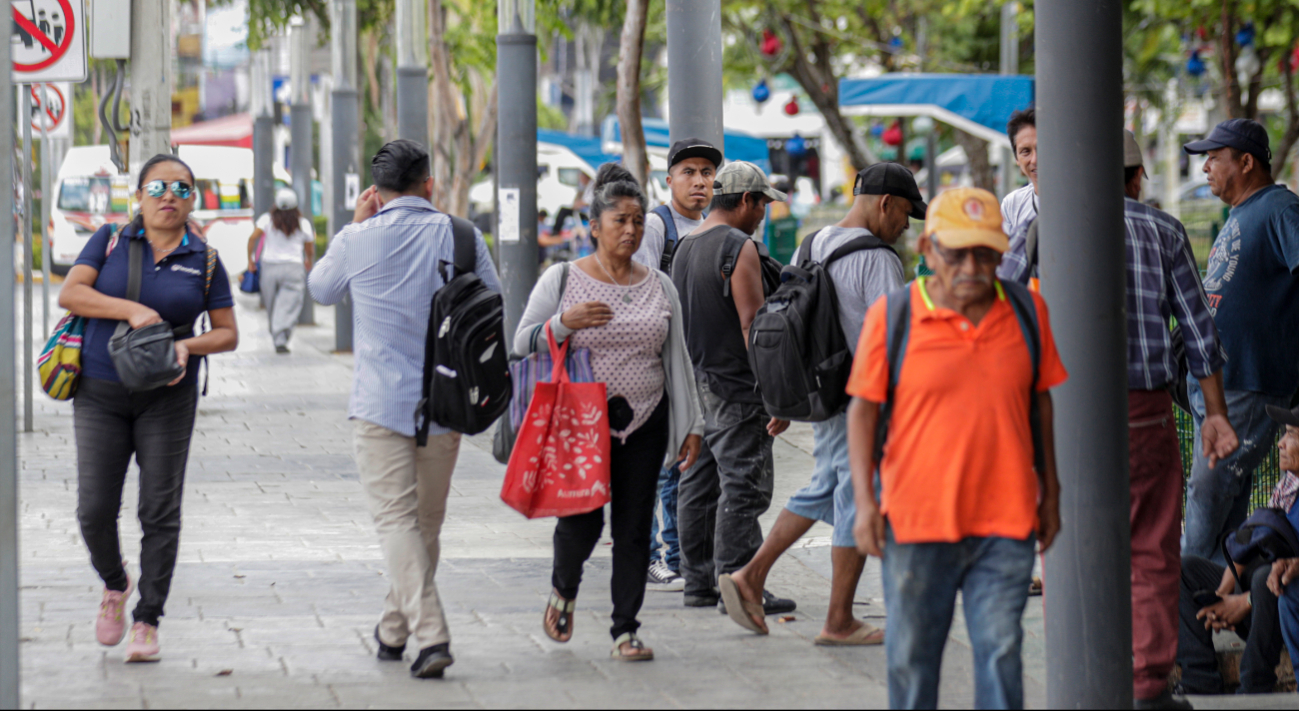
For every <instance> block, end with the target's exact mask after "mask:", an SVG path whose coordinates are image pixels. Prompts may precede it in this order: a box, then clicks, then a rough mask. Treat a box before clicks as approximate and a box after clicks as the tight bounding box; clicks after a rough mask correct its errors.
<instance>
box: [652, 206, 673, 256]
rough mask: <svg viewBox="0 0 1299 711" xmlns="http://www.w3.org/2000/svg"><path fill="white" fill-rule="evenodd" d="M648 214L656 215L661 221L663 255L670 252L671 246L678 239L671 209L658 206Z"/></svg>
mask: <svg viewBox="0 0 1299 711" xmlns="http://www.w3.org/2000/svg"><path fill="white" fill-rule="evenodd" d="M650 213H651V214H654V215H658V216H659V219H661V220H663V253H664V254H668V253H669V252H671V250H672V248H673V246H675V245H676V243H677V239H678V238H679V236H678V234H677V221H676V220H674V219H673V218H672V208H670V207H668V206H667V205H659V206H658V207H656V208H654V209H653V210H650Z"/></svg>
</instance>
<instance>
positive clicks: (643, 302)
mask: <svg viewBox="0 0 1299 711" xmlns="http://www.w3.org/2000/svg"><path fill="white" fill-rule="evenodd" d="M590 210H591V238H592V240H593V241H594V242H595V253H594V254H592V255H590V256H587V257H583V258H581V259H578V260H577V261H575V262H572V263H571V265H570V264H557V265H555V266H553V267H551V268H550V269H548V270H547V271H546V273H545V274H543V275H542V276H541V279H539V280H538V281H537V286H536V288H534V289H533V291H532V296H531V297H530V298H529V300H528V306H527V309H526V310H525V311H524V314H523V318H522V319H520V323H519V329H518V332H517V333H516V334H515V337H514V350H515V352H516V353H531V352H534V351H537V350H540V349H545V348H547V345H546V343H547V341H546V335H545V332H544V328H545V326H546V324H550V330H551V332H552V333H553V334H554V336H555V339H556V340H557V341H560V342H563V341H569V342H570V344H571V347H573V348H586V349H589V350H590V352H591V369H592V371H593V372H594V374H595V378H596V380H597V381H601V382H604V383H605V384H606V385H607V392H608V394H609V398H610V399H609V431H610V434H611V435H612V439H613V442H612V444H611V446H610V453H609V461H610V483H609V495H610V502H609V503H610V506H609V508H610V533H611V534H612V536H613V580H612V586H611V587H612V593H613V627H612V628H611V629H610V633H611V635H612V636H613V638H614V642H613V653H612V656H613V658H614V659H618V660H622V661H647V660H650V659H653V658H654V651H653V650H652V649H650V648H649V647H646V646H645V644H644V643H642V642H641V640H640V638H639V637H638V636H637V635H636V631H637V630H638V629H639V628H640V623H639V622H638V621H637V620H636V615H637V613H639V612H640V608H641V604H642V603H643V602H644V600H645V576H646V574H647V573H648V571H649V556H650V525H651V521H652V519H653V516H654V497H655V494H656V493H657V491H658V476H659V469H660V468H661V467H662V466H664V460H667V461H668V464H667V465H668V466H671V464H672V463H674V462H679V463H680V464H681V468H682V469H688V468H690V466H691V465H693V464H694V462H695V459H696V458H698V456H699V450H700V447H701V445H702V441H703V440H702V434H703V431H704V420H703V415H702V414H701V410H700V408H699V396H698V393H697V391H696V389H695V382H694V367H693V366H692V365H691V362H690V354H689V353H688V352H687V351H686V343H685V331H684V327H683V324H682V316H681V302H680V300H679V299H678V297H677V290H676V287H674V286H673V284H672V280H671V279H670V278H669V277H668V276H667V275H666V274H664V273H662V272H660V271H658V270H655V269H648V268H646V267H644V266H642V265H640V264H637V263H636V262H634V261H632V255H634V254H636V250H638V249H640V243H641V239H642V237H644V234H645V193H644V192H642V191H641V188H640V185H639V184H637V183H636V180H635V178H633V177H632V176H631V173H629V172H627V170H626V169H624V168H622V167H621V166H618V165H615V164H613V163H607V164H605V165H603V166H601V167H600V172H599V173H598V174H597V175H596V178H595V189H594V190H593V193H592V200H591V206H590ZM603 528H604V509H603V508H599V509H596V510H594V511H591V512H589V513H584V514H579V515H576V516H566V517H564V518H561V519H559V522H558V523H557V524H556V525H555V564H554V570H553V573H552V575H551V585H552V588H553V589H552V592H551V594H550V601H549V603H548V604H547V605H546V612H545V615H544V617H543V620H542V626H543V628H544V629H545V632H546V635H547V636H549V637H550V638H551V639H553V640H555V641H556V642H567V641H568V640H569V639H571V638H572V636H573V621H574V618H573V609H574V605H575V603H576V599H577V590H578V586H579V584H580V583H581V580H582V568H583V567H584V566H585V564H586V561H587V559H588V558H590V557H591V552H592V551H593V550H594V549H595V546H596V544H597V543H598V542H599V541H600V533H601V531H602V530H603Z"/></svg>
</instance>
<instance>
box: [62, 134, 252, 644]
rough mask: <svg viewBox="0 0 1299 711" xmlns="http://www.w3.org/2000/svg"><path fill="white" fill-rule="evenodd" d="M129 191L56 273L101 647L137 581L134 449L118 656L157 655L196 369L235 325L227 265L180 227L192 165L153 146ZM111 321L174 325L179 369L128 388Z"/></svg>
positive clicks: (80, 513) (127, 581) (227, 342)
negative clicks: (75, 360) (120, 219)
mask: <svg viewBox="0 0 1299 711" xmlns="http://www.w3.org/2000/svg"><path fill="white" fill-rule="evenodd" d="M135 199H136V200H137V201H138V203H139V205H140V211H139V213H138V214H137V215H136V217H135V219H134V220H133V221H132V222H131V223H130V224H128V225H127V226H126V227H124V228H122V230H121V232H120V233H119V234H114V230H115V227H114V226H112V225H105V226H104V227H101V228H100V229H99V231H97V232H95V234H94V235H93V236H92V237H91V238H90V239H89V240H88V241H87V242H86V246H85V248H83V249H82V250H81V256H79V257H78V258H77V261H76V263H75V264H74V265H73V267H72V269H71V270H70V271H69V272H68V278H67V281H65V282H64V283H63V290H62V291H61V292H60V293H59V306H62V307H63V308H66V309H67V310H69V311H71V312H72V313H74V314H76V315H78V316H82V317H85V318H87V319H89V322H88V323H87V324H86V332H85V336H84V338H83V340H82V348H81V367H82V371H81V379H80V383H79V384H78V386H77V392H76V399H75V400H74V401H73V428H74V432H75V434H76V440H77V519H78V520H79V521H80V523H81V537H82V538H83V539H84V540H85V542H86V548H88V549H89V550H90V562H91V564H92V565H93V566H94V567H95V571H96V572H97V573H99V577H100V578H101V579H103V581H104V595H103V601H102V603H101V604H100V608H99V617H98V619H96V621H95V637H96V639H98V640H99V643H100V644H103V645H105V646H110V647H111V646H116V645H117V644H119V643H120V642H121V641H122V639H123V638H124V637H125V636H126V635H127V630H126V621H125V614H126V603H127V601H128V600H129V599H130V597H131V593H132V592H133V591H134V590H135V583H134V581H133V580H132V579H131V576H130V574H129V573H128V572H127V569H126V563H125V562H124V561H123V560H122V546H121V541H120V540H119V538H118V533H117V518H118V515H119V514H120V513H121V510H122V487H123V485H124V484H125V483H126V470H127V466H128V465H129V464H130V462H131V455H135V462H136V464H137V465H139V467H140V505H139V516H140V529H141V531H142V532H143V534H144V537H143V538H142V539H141V551H140V580H139V590H140V602H139V603H138V604H137V605H136V606H135V612H134V613H133V615H132V617H133V618H134V624H133V625H132V626H131V630H130V641H129V642H128V643H127V646H126V661H128V662H156V661H158V660H159V659H160V655H161V648H160V645H159V642H158V620H159V618H160V617H162V616H163V608H164V606H165V604H166V602H167V593H168V591H169V590H170V589H171V576H172V572H173V571H174V570H175V568H176V553H177V551H178V550H179V548H180V509H181V496H182V494H183V493H184V481H185V465H186V463H187V461H188V459H189V444H190V439H191V438H192V437H193V435H194V416H195V411H196V409H197V406H198V371H199V367H200V366H201V364H202V360H203V356H206V355H210V354H212V353H223V352H225V351H232V350H234V349H235V347H236V346H237V345H238V344H239V331H238V326H237V325H236V323H235V314H234V305H235V302H234V297H233V296H232V295H231V293H230V280H229V278H228V277H227V276H226V270H225V267H224V266H223V265H222V264H221V260H220V259H217V258H216V254H215V251H214V252H213V253H212V254H211V255H210V256H211V259H212V260H213V261H214V263H213V264H211V265H209V262H208V258H209V255H208V250H207V245H206V243H204V242H203V240H202V239H200V238H199V237H198V236H197V235H193V234H191V233H190V232H189V230H187V229H186V222H187V220H188V219H189V214H190V212H191V211H193V209H194V173H193V171H191V170H190V169H189V166H187V165H185V164H184V163H183V162H181V160H180V159H179V158H176V157H175V156H171V155H156V156H154V157H153V158H150V159H149V161H148V162H147V163H145V164H144V166H143V167H142V168H141V169H140V182H139V186H138V188H137V190H136V193H135ZM133 242H138V243H143V244H142V246H143V264H142V265H141V267H140V268H141V269H142V272H141V277H142V279H141V283H140V298H139V301H138V302H137V301H131V300H128V299H127V298H125V297H126V295H127V280H128V277H129V273H130V269H131V260H130V256H129V255H130V252H131V250H130V248H129V245H130V244H131V243H133ZM149 267H152V269H150V268H149ZM209 268H210V269H211V270H212V273H211V285H210V286H208V284H207V274H208V269H209ZM205 312H206V313H207V314H208V316H209V317H210V318H211V323H212V330H210V331H208V332H207V333H204V334H202V335H198V336H195V335H194V332H193V326H194V322H195V320H197V319H198V317H199V316H200V315H202V314H203V313H205ZM119 321H126V322H127V323H129V324H130V326H131V328H143V327H145V326H148V325H150V324H155V323H160V322H166V323H168V324H170V325H172V326H173V327H175V328H176V329H177V331H178V333H177V337H176V341H175V343H176V346H175V347H176V360H177V362H179V363H180V365H182V366H184V367H185V372H184V373H183V374H182V375H181V376H180V377H179V378H177V379H176V380H175V381H173V382H172V383H170V384H169V385H167V386H165V387H161V388H157V389H154V390H148V391H144V392H130V391H128V390H126V388H124V387H123V386H122V384H121V379H120V378H119V377H118V375H117V370H116V368H115V367H114V366H113V360H112V358H111V357H110V356H109V354H108V341H109V339H110V338H111V337H112V335H113V332H114V330H115V329H116V328H117V322H119Z"/></svg>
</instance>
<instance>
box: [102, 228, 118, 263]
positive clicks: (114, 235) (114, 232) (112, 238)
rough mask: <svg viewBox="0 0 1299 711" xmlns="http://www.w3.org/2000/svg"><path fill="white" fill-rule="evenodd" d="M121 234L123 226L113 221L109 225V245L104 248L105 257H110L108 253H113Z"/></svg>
mask: <svg viewBox="0 0 1299 711" xmlns="http://www.w3.org/2000/svg"><path fill="white" fill-rule="evenodd" d="M121 236H122V226H121V225H119V224H117V223H116V222H114V223H111V224H110V225H109V227H108V247H107V248H105V249H104V259H108V255H110V254H112V253H113V249H115V248H116V247H117V242H118V240H119V239H120V238H121Z"/></svg>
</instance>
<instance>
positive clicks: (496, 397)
mask: <svg viewBox="0 0 1299 711" xmlns="http://www.w3.org/2000/svg"><path fill="white" fill-rule="evenodd" d="M451 234H452V237H453V239H454V241H455V263H454V264H448V263H447V262H445V261H443V262H441V263H440V264H439V268H440V269H441V270H442V274H443V276H444V278H445V279H446V284H445V285H444V286H443V287H442V288H441V289H438V290H437V291H436V292H435V293H434V294H433V306H432V308H431V310H430V311H429V321H428V336H427V337H426V340H425V344H424V397H423V399H421V400H420V403H419V405H418V406H417V407H416V410H415V441H416V444H417V445H419V446H420V447H423V446H424V445H425V444H427V443H428V429H429V424H430V423H431V422H436V423H438V424H439V425H441V426H443V427H446V428H448V429H452V430H455V431H456V432H463V433H465V434H471V435H472V434H478V433H479V432H482V431H483V430H486V429H487V428H488V427H490V426H491V425H492V423H493V422H495V421H496V418H498V417H500V416H501V413H503V412H505V409H506V408H507V407H509V404H510V396H511V394H512V393H513V385H512V383H511V381H510V366H509V345H508V344H507V343H506V342H505V302H504V300H503V299H502V298H501V295H500V294H498V293H496V292H494V291H492V290H490V289H488V288H487V285H486V284H483V281H482V280H481V279H479V278H478V275H477V274H475V273H474V267H475V266H476V264H477V261H478V248H477V237H476V236H475V234H474V225H473V223H471V222H469V221H468V220H462V219H460V218H458V217H452V218H451ZM434 393H436V395H437V397H433V394H434Z"/></svg>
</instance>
